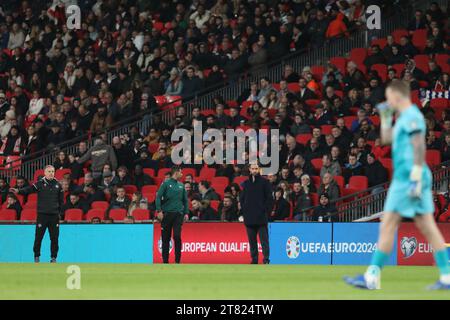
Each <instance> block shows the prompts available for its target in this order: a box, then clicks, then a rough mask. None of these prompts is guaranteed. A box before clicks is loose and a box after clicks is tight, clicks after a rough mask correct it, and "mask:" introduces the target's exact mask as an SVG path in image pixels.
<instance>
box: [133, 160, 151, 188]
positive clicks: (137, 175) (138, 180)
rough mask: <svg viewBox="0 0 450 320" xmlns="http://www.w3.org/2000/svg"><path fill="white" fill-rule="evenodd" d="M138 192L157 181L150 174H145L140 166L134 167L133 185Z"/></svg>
mask: <svg viewBox="0 0 450 320" xmlns="http://www.w3.org/2000/svg"><path fill="white" fill-rule="evenodd" d="M132 184H134V185H135V186H136V187H137V188H138V190H142V187H143V186H147V185H152V184H155V181H154V180H153V178H152V177H150V176H149V175H148V174H146V173H144V171H143V168H142V166H141V165H140V164H137V165H136V166H135V167H134V175H133V183H132Z"/></svg>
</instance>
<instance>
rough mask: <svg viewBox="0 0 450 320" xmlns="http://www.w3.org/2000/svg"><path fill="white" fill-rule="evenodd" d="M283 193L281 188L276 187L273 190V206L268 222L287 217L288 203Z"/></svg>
mask: <svg viewBox="0 0 450 320" xmlns="http://www.w3.org/2000/svg"><path fill="white" fill-rule="evenodd" d="M283 194H284V191H283V189H281V188H278V189H277V190H276V191H275V197H274V203H273V208H272V211H271V212H270V215H269V221H270V222H272V221H276V220H284V219H286V218H289V214H290V204H289V202H288V201H287V200H286V199H285V198H284V197H283Z"/></svg>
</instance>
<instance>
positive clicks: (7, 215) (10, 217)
mask: <svg viewBox="0 0 450 320" xmlns="http://www.w3.org/2000/svg"><path fill="white" fill-rule="evenodd" d="M16 218H17V213H16V210H13V209H1V210H0V221H14V220H16Z"/></svg>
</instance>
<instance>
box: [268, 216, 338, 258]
mask: <svg viewBox="0 0 450 320" xmlns="http://www.w3.org/2000/svg"><path fill="white" fill-rule="evenodd" d="M331 228H332V224H331V223H320V222H319V223H313V222H311V223H286V222H280V223H271V224H270V227H269V239H270V252H271V253H270V260H271V262H272V263H274V264H331V252H332V238H331V233H332V232H331V231H332V229H331Z"/></svg>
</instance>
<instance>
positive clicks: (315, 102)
mask: <svg viewBox="0 0 450 320" xmlns="http://www.w3.org/2000/svg"><path fill="white" fill-rule="evenodd" d="M305 103H306V105H308V106H309V107H311V108H315V107H316V106H317V105H318V104H319V103H320V100H319V99H308V100H305Z"/></svg>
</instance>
